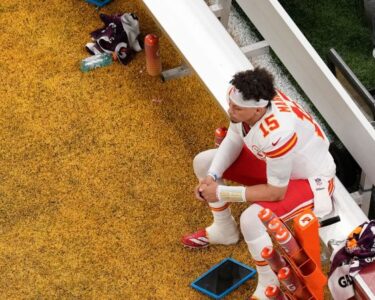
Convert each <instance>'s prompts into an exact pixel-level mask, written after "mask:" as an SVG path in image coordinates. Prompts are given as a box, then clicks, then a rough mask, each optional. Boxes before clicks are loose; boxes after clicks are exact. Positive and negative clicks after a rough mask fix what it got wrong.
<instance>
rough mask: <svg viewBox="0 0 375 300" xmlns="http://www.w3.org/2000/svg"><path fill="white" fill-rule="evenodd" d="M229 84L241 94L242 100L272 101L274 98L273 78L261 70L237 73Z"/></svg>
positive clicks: (264, 70)
mask: <svg viewBox="0 0 375 300" xmlns="http://www.w3.org/2000/svg"><path fill="white" fill-rule="evenodd" d="M230 83H231V84H232V85H234V86H235V88H236V89H238V90H239V91H240V92H241V93H242V95H243V98H244V100H249V99H255V100H259V99H265V100H272V98H273V97H275V96H276V91H275V87H274V85H273V76H272V74H271V73H270V72H268V71H267V70H266V69H263V68H259V67H257V68H255V69H254V70H247V71H243V72H238V73H236V74H235V75H234V76H233V79H232V80H231V81H230Z"/></svg>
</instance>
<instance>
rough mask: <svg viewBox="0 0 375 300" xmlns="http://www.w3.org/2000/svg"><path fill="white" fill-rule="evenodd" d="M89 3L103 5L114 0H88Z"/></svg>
mask: <svg viewBox="0 0 375 300" xmlns="http://www.w3.org/2000/svg"><path fill="white" fill-rule="evenodd" d="M86 1H87V2H88V3H91V4H95V5H97V6H99V7H102V6H104V5H106V4H108V3H109V2H111V1H112V0H86Z"/></svg>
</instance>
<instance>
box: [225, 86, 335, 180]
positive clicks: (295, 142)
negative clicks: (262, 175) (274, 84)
mask: <svg viewBox="0 0 375 300" xmlns="http://www.w3.org/2000/svg"><path fill="white" fill-rule="evenodd" d="M271 104H272V105H271V107H269V108H268V110H267V112H266V114H265V115H264V116H263V117H262V118H261V119H260V120H259V121H258V122H256V123H255V124H254V125H253V126H252V128H251V129H250V130H249V131H248V132H246V129H245V126H244V125H243V124H242V123H237V124H234V123H231V124H230V129H231V130H230V131H229V132H231V134H232V135H233V134H234V133H237V134H238V135H239V136H240V137H241V138H242V139H243V142H244V143H245V144H246V146H247V147H248V148H249V149H250V151H251V152H252V153H253V154H254V155H255V156H256V157H258V158H259V159H263V160H265V161H266V165H267V181H268V183H269V184H271V185H274V186H280V187H282V186H286V185H287V184H288V182H289V179H307V178H309V177H313V176H324V177H328V178H332V177H334V175H335V171H336V166H335V163H334V161H333V158H332V156H331V154H330V153H329V152H328V147H329V141H328V138H327V137H326V135H325V134H324V132H323V130H322V129H321V128H320V126H319V125H318V123H317V122H316V121H315V120H314V119H313V118H312V117H311V116H310V115H309V114H308V113H307V112H306V111H304V110H303V108H302V107H301V106H300V105H299V104H298V103H296V102H295V101H292V100H290V99H289V98H288V97H286V96H285V95H284V94H283V93H281V92H280V91H278V93H277V95H276V97H275V98H274V99H273V101H271Z"/></svg>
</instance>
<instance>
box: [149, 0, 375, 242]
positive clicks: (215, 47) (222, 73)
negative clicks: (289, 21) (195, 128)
mask: <svg viewBox="0 0 375 300" xmlns="http://www.w3.org/2000/svg"><path fill="white" fill-rule="evenodd" d="M237 1H238V0H237ZM262 1H264V2H269V1H268V0H259V1H257V2H262ZM143 2H144V3H145V5H146V6H147V8H148V9H149V11H150V12H151V14H152V15H153V16H154V18H155V19H156V20H157V22H158V23H159V24H160V25H161V27H162V28H163V29H164V31H165V32H166V33H167V35H168V36H169V37H170V39H171V40H172V41H173V43H174V44H175V45H176V47H177V48H178V49H179V50H180V52H181V53H182V55H183V56H184V58H185V60H186V61H187V63H188V64H189V65H190V66H191V67H192V69H193V70H194V71H195V72H196V73H197V75H198V76H199V77H200V79H201V80H202V82H203V83H204V84H205V85H206V87H207V88H208V90H209V91H210V92H211V94H212V95H213V96H214V98H215V99H216V100H217V102H218V104H219V105H220V107H221V108H222V109H223V110H224V111H225V112H226V111H227V108H228V104H227V102H226V98H225V94H226V90H227V86H228V82H229V81H230V79H231V78H232V76H233V75H234V74H235V73H236V72H238V71H243V70H246V69H250V68H253V66H252V65H251V63H250V62H249V60H248V58H247V57H246V55H245V54H244V53H243V51H241V49H240V48H239V47H238V46H237V44H236V43H235V42H234V41H233V39H232V37H231V36H230V35H229V34H228V32H227V31H226V30H225V28H224V27H223V26H222V24H221V23H220V21H219V20H218V19H217V18H216V16H215V14H214V13H213V12H212V10H211V9H210V8H209V7H208V6H207V4H206V3H205V2H204V1H203V0H162V1H161V0H143ZM253 2H256V1H249V0H243V1H241V0H240V1H238V3H239V4H240V5H241V4H242V5H243V8H244V7H245V12H248V11H247V9H249V10H250V6H249V5H250V3H253ZM271 2H273V3H274V2H277V1H272V0H271ZM259 5H261V4H259ZM252 14H254V15H259V16H258V17H257V18H262V17H260V15H262V14H261V13H260V12H259V11H253V12H252ZM263 17H264V16H263ZM264 18H265V19H264V22H268V21H269V18H268V17H267V18H266V17H264ZM259 22H260V21H259ZM258 29H259V28H258ZM280 30H283V27H280V28H279V29H278V30H276V29H275V33H274V34H275V35H277V34H278V35H282V34H283V33H281V32H280ZM261 33H262V31H261ZM267 42H269V41H267ZM270 44H271V46H272V43H270ZM310 47H311V46H310ZM293 55H297V54H296V53H293ZM332 77H333V76H332ZM330 79H332V78H330ZM296 80H297V82H298V77H296ZM312 82H314V81H312ZM302 87H303V86H302ZM311 89H312V87H311V86H310V87H309V91H311ZM314 89H318V88H317V87H316V86H315V87H314ZM324 92H326V90H323V91H321V93H324ZM340 92H341V93H342V91H341V90H340ZM313 94H314V95H313V96H314V97H313V98H316V94H315V93H313ZM309 96H311V95H309ZM319 96H320V97H321V94H319ZM336 97H338V96H336ZM318 108H319V106H318ZM332 109H334V110H336V109H337V107H334V108H332ZM345 112H347V111H346V110H345ZM330 113H332V112H331V111H330ZM337 113H338V114H340V113H342V112H341V111H339V112H337ZM323 115H324V114H323ZM326 116H327V117H331V115H330V114H327V115H326ZM357 123H358V122H357ZM357 123H356V125H355V126H358V128H362V131H361V132H363V131H366V130H369V128H367V127H366V126H365V128H363V126H362V125H358V124H357ZM336 124H338V123H337V122H336ZM336 126H341V127H343V128H345V127H346V126H345V124H341V125H336ZM361 126H362V127H361ZM343 128H339V129H340V130H343ZM354 134H355V133H354ZM374 145H375V144H374ZM374 152H375V151H374ZM374 152H372V153H374ZM374 170H375V168H374ZM374 174H375V171H374ZM333 198H334V206H335V213H337V214H338V215H339V216H340V218H341V221H340V222H338V223H335V224H333V225H330V226H326V227H323V228H321V229H320V236H321V238H322V240H323V241H324V242H325V243H326V244H327V242H328V241H329V240H330V239H335V240H337V239H345V238H346V236H347V235H348V234H349V233H350V232H351V231H352V230H353V229H354V227H356V226H357V225H359V224H361V223H363V222H364V221H366V220H367V217H366V216H365V215H364V213H363V212H362V211H361V209H360V208H359V207H358V206H357V204H356V203H355V201H354V200H353V199H352V198H351V196H350V194H349V193H348V192H347V191H346V189H345V188H344V187H343V185H342V184H341V183H340V182H339V180H338V179H337V187H336V190H335V192H334V197H333Z"/></svg>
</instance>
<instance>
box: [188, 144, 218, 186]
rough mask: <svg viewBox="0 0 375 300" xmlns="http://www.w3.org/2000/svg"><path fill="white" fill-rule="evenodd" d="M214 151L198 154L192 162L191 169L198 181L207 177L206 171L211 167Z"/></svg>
mask: <svg viewBox="0 0 375 300" xmlns="http://www.w3.org/2000/svg"><path fill="white" fill-rule="evenodd" d="M215 153H216V149H210V150H206V151H203V152H200V153H198V154H197V155H196V156H195V157H194V160H193V169H194V173H195V176H197V178H198V179H203V178H205V177H206V176H207V172H208V169H209V168H210V166H211V162H212V160H213V159H214V156H215Z"/></svg>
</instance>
